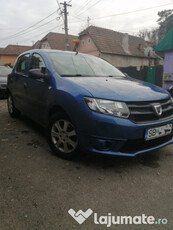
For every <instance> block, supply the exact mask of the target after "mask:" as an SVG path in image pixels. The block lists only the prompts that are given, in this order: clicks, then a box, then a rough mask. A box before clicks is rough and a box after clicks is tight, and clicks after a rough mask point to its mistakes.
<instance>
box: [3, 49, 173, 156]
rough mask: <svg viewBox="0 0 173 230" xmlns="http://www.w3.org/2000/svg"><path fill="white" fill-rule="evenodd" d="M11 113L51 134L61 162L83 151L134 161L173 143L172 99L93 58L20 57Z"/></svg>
mask: <svg viewBox="0 0 173 230" xmlns="http://www.w3.org/2000/svg"><path fill="white" fill-rule="evenodd" d="M7 88H8V100H7V102H8V110H9V114H10V115H11V116H12V117H14V116H18V115H19V114H20V112H23V113H25V114H26V115H27V116H28V117H30V118H31V119H33V120H34V121H36V122H38V123H39V124H41V125H42V126H44V127H45V128H46V129H47V133H48V139H49V144H50V147H51V148H52V150H53V151H54V152H55V153H56V154H57V155H58V156H60V157H63V158H66V159H68V158H71V157H73V156H74V155H75V154H76V153H77V152H78V151H79V149H82V150H87V151H91V152H96V153H102V154H110V155H121V156H136V155H137V154H141V153H144V152H148V151H151V150H154V149H158V148H161V147H163V146H166V145H168V144H172V143H173V131H172V126H173V99H172V98H171V96H170V94H169V93H168V92H167V91H165V90H163V89H161V88H159V87H157V86H155V85H152V84H149V83H146V82H142V81H137V80H135V79H133V78H130V77H128V76H125V75H124V74H123V73H122V72H120V71H119V70H118V69H117V68H115V67H114V66H112V65H111V64H109V63H108V62H106V61H104V60H102V59H100V58H98V57H94V56H91V55H86V54H79V53H75V52H64V51H57V50H30V51H27V52H25V53H23V54H21V55H20V56H19V57H18V59H17V62H16V64H15V66H14V68H13V71H12V73H11V74H10V75H9V77H8V86H7Z"/></svg>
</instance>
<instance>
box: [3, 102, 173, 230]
mask: <svg viewBox="0 0 173 230" xmlns="http://www.w3.org/2000/svg"><path fill="white" fill-rule="evenodd" d="M70 208H73V209H74V210H75V211H78V210H80V209H82V210H83V211H86V210H87V209H89V208H90V209H92V210H93V212H94V213H97V214H98V216H103V215H108V213H111V214H112V215H114V216H117V215H123V216H126V215H127V216H129V215H131V216H136V215H137V216H139V215H142V214H145V215H147V216H150V215H152V216H154V217H155V218H156V219H157V218H166V219H167V220H168V223H167V224H165V225H163V224H162V225H158V224H157V225H150V226H149V225H112V227H110V228H108V227H106V225H105V224H94V220H93V219H94V216H93V214H92V215H91V216H90V217H89V218H88V219H87V220H86V221H85V222H84V223H83V224H81V225H79V224H78V223H77V222H76V221H75V220H74V219H73V218H72V217H71V216H70V215H69V214H68V210H69V209H70ZM70 229H78V230H79V229H84V230H95V229H97V230H99V229H101V230H102V229H117V230H135V229H138V230H145V229H147V230H150V229H151V230H153V229H157V230H172V229H173V145H170V146H168V147H165V148H163V149H160V150H158V151H154V152H150V153H148V154H145V155H142V156H139V157H136V158H122V157H108V156H100V155H93V154H89V153H88V154H82V153H81V156H79V157H78V158H77V159H75V160H73V161H65V160H63V159H60V158H58V157H56V156H54V155H53V154H52V153H51V151H50V148H49V146H48V144H47V141H46V138H45V135H44V130H43V129H42V128H40V127H39V126H37V125H36V124H34V123H33V122H32V121H30V120H29V119H27V118H26V117H24V116H21V117H20V118H19V119H12V118H10V117H9V115H8V112H7V106H6V100H0V230H70Z"/></svg>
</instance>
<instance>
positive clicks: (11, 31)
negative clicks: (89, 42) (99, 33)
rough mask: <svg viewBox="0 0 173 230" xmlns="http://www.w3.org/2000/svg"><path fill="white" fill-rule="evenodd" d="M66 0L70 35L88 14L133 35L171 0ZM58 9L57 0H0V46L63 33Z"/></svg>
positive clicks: (153, 21) (96, 22)
mask: <svg viewBox="0 0 173 230" xmlns="http://www.w3.org/2000/svg"><path fill="white" fill-rule="evenodd" d="M61 2H63V1H60V0H59V3H61ZM67 2H69V4H71V5H72V6H71V7H68V12H69V16H68V27H69V34H72V35H78V33H79V32H80V31H81V30H83V29H84V28H86V27H87V18H88V17H89V18H90V20H89V24H90V25H95V26H99V27H103V28H108V29H113V30H116V31H119V32H124V33H125V32H126V33H129V34H134V35H135V34H137V32H138V31H139V30H142V29H147V28H148V29H150V28H153V27H156V26H157V25H158V24H157V19H158V16H157V13H158V11H162V10H166V9H173V0H164V1H163V0H71V1H70V0H67ZM163 5H164V6H163ZM61 8H62V5H61ZM58 9H59V7H58V3H57V0H29V1H26V0H7V1H5V0H0V47H5V46H7V45H8V44H19V45H32V43H34V42H36V41H37V40H39V39H41V38H43V37H44V35H46V34H47V33H49V32H58V33H64V30H63V27H64V26H63V18H62V16H61V15H60V10H58ZM135 11H136V12H135ZM132 12H133V13H132ZM51 14H52V15H51ZM49 15H50V16H49ZM48 16H49V17H48ZM46 17H47V18H46ZM45 18H46V19H45ZM43 19H44V20H43ZM39 21H41V22H40V23H38V22H39Z"/></svg>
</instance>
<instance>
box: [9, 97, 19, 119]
mask: <svg viewBox="0 0 173 230" xmlns="http://www.w3.org/2000/svg"><path fill="white" fill-rule="evenodd" d="M7 106H8V113H9V115H10V116H11V117H19V116H20V111H19V110H18V109H16V107H15V105H14V101H13V97H12V96H11V94H8V97H7Z"/></svg>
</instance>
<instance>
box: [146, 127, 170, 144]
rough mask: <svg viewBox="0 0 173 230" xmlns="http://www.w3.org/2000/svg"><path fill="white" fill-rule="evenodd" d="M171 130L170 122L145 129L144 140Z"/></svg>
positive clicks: (168, 132)
mask: <svg viewBox="0 0 173 230" xmlns="http://www.w3.org/2000/svg"><path fill="white" fill-rule="evenodd" d="M171 132H172V124H167V125H164V126H160V127H156V128H152V129H147V130H146V131H145V140H146V141H148V140H151V139H155V138H158V137H162V136H166V135H169V134H170V133H171Z"/></svg>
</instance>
